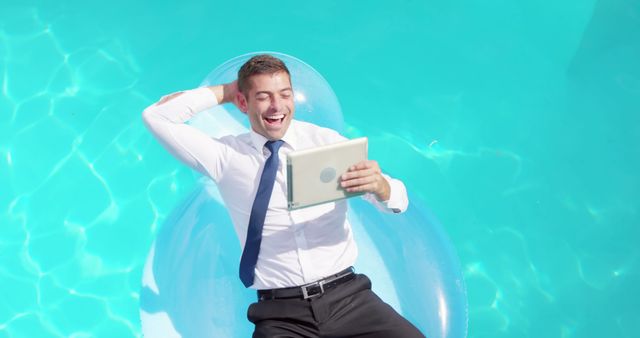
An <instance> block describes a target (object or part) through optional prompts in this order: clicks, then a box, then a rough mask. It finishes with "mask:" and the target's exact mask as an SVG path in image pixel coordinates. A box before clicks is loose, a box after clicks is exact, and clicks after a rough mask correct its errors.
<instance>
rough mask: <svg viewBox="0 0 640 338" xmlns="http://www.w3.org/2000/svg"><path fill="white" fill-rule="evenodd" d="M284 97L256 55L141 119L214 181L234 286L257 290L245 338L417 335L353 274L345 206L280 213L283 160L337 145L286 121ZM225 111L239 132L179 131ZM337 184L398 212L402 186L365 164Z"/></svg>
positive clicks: (330, 133)
mask: <svg viewBox="0 0 640 338" xmlns="http://www.w3.org/2000/svg"><path fill="white" fill-rule="evenodd" d="M293 93H294V88H292V86H291V79H290V74H289V70H288V69H287V67H286V66H285V64H284V63H283V62H282V61H281V60H279V59H277V58H275V57H272V56H269V55H258V56H255V57H253V58H251V59H250V60H248V61H247V62H246V63H245V64H244V65H243V66H242V67H241V68H240V70H239V72H238V79H237V81H233V82H231V83H228V84H222V85H214V86H210V87H203V88H197V89H194V90H188V91H184V92H179V93H175V94H171V95H168V96H165V97H164V98H162V99H161V100H160V101H159V102H158V103H156V104H153V105H151V106H149V107H148V108H147V109H145V111H144V112H143V119H144V121H145V123H146V125H147V127H148V128H149V130H150V131H151V132H152V133H153V134H154V135H155V136H156V138H157V139H158V140H159V141H160V142H161V143H162V144H163V145H164V146H165V148H167V150H168V151H169V152H171V153H172V154H173V155H174V156H175V157H176V158H178V159H179V160H181V161H182V162H184V163H185V164H187V165H188V166H190V167H192V168H194V169H196V170H198V171H200V172H201V173H203V174H205V175H207V176H209V177H211V179H213V180H214V181H215V182H216V184H217V186H218V188H219V190H220V194H221V195H222V198H223V200H224V202H225V205H226V207H227V210H228V211H229V214H230V215H231V218H232V221H233V223H234V227H235V230H236V233H237V235H238V238H239V240H240V243H241V245H242V247H243V253H242V258H241V262H240V268H239V270H240V272H239V275H240V279H241V281H242V282H243V283H244V285H245V286H246V287H249V288H253V289H256V290H257V295H258V300H257V302H255V303H253V304H251V306H250V307H249V310H248V313H247V315H248V318H249V320H250V321H251V322H253V323H254V324H255V331H254V334H253V336H254V337H385V338H388V337H424V336H423V335H422V334H421V333H420V332H419V331H418V330H417V329H416V328H415V327H414V326H413V325H412V324H411V323H409V322H408V321H407V320H405V319H404V318H403V317H401V316H400V315H399V314H398V313H397V312H395V311H394V310H393V308H391V307H390V306H389V305H387V304H386V303H384V302H383V301H382V300H380V298H378V297H377V296H376V295H375V294H374V293H373V292H372V291H371V282H370V281H369V279H368V278H367V277H366V276H365V275H363V274H356V273H355V272H354V270H353V267H352V265H353V264H354V263H355V261H356V257H357V246H356V243H355V241H354V238H353V234H352V229H351V225H350V224H349V221H348V220H347V217H346V215H347V209H348V204H347V202H346V201H345V200H342V201H337V202H331V203H326V204H322V205H318V206H313V207H309V208H304V209H299V210H288V208H287V195H286V194H287V186H286V177H287V176H286V172H285V170H286V165H282V164H283V163H286V162H285V159H286V154H287V153H288V152H291V151H294V150H301V149H306V148H311V147H316V146H321V145H326V144H331V143H336V142H340V141H344V140H345V138H344V137H343V136H341V135H340V134H338V133H337V132H336V131H334V130H331V129H327V128H322V127H319V126H316V125H313V124H310V123H306V122H302V121H297V120H294V119H293V117H294V113H295V105H294V101H293ZM225 103H232V104H235V105H236V106H237V107H238V108H239V109H240V110H241V111H242V112H244V113H245V114H246V115H247V116H248V118H249V122H250V125H251V131H250V132H249V133H246V134H242V135H237V136H233V135H229V136H224V137H222V138H219V139H216V138H211V137H209V136H207V135H206V134H204V133H202V132H201V131H199V130H197V129H196V128H194V127H191V126H189V125H187V124H185V122H186V121H188V120H189V119H190V118H192V117H193V116H195V115H196V114H197V113H199V112H201V111H204V110H206V109H207V108H210V107H212V106H214V105H217V104H225ZM341 185H342V187H343V188H344V189H346V190H347V191H350V192H366V194H365V195H364V197H365V198H366V199H367V200H368V201H370V202H371V203H374V204H376V205H377V206H378V207H379V208H380V209H382V210H387V211H388V212H402V211H404V210H406V208H407V206H408V200H407V195H406V190H405V187H404V185H403V184H402V182H400V181H398V180H396V179H392V178H391V177H389V176H387V175H384V174H382V172H381V170H380V168H379V166H378V164H377V163H376V162H375V161H370V160H367V161H363V162H360V163H356V164H354V165H353V166H352V167H351V168H350V169H349V171H348V172H346V173H344V174H343V175H342V178H341Z"/></svg>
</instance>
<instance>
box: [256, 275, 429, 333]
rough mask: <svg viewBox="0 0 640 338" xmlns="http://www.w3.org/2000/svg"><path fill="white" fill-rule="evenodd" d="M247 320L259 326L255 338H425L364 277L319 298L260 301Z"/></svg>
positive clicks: (357, 278)
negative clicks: (379, 295) (377, 293)
mask: <svg viewBox="0 0 640 338" xmlns="http://www.w3.org/2000/svg"><path fill="white" fill-rule="evenodd" d="M247 317H248V318H249V320H250V321H251V322H252V323H254V324H255V325H256V328H255V331H254V333H253V337H254V338H261V337H269V338H272V337H278V338H284V337H287V338H290V337H291V338H293V337H370V338H378V337H379V338H413V337H424V335H423V334H422V333H420V331H419V330H418V329H417V328H416V327H415V326H413V325H412V324H411V323H409V321H407V320H406V319H404V318H403V317H402V316H400V315H399V314H398V313H397V312H396V311H395V310H394V309H393V308H392V307H391V306H389V305H388V304H386V303H384V302H383V301H382V300H381V299H380V298H379V297H378V296H377V295H376V294H375V293H373V291H371V281H370V280H369V278H368V277H367V276H365V275H363V274H358V275H356V277H355V278H354V279H352V280H350V281H348V282H345V283H344V284H341V285H339V286H337V287H335V288H334V289H330V290H327V291H326V292H325V293H324V294H322V295H321V296H318V297H315V298H310V299H297V298H293V299H273V300H262V301H258V302H256V303H253V304H251V306H249V310H248V311H247Z"/></svg>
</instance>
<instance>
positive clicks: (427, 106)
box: [0, 0, 640, 338]
mask: <svg viewBox="0 0 640 338" xmlns="http://www.w3.org/2000/svg"><path fill="white" fill-rule="evenodd" d="M638 36H640V2H638V1H637V0H610V1H593V0H587V1H577V0H570V1H565V2H558V3H552V2H548V3H545V4H542V3H540V2H536V1H531V0H523V1H519V2H513V1H491V2H477V1H450V2H436V1H410V0H403V1H395V2H388V1H369V2H366V4H365V3H364V2H357V1H330V2H324V3H313V4H312V3H311V2H304V1H299V2H294V1H281V2H277V3H264V2H252V1H245V2H242V3H235V2H227V3H223V2H216V1H200V2H196V1H186V2H184V3H183V4H181V5H177V4H175V3H172V2H168V1H156V2H152V1H140V2H136V3H134V4H130V3H129V2H126V1H122V0H116V1H113V2H95V3H92V4H88V3H87V2H86V1H60V2H56V3H51V2H44V1H42V2H38V1H27V2H23V3H22V4H20V5H17V4H14V3H13V1H10V2H3V3H2V4H0V81H1V82H0V84H1V87H0V90H1V91H2V95H0V338H2V337H76V338H79V337H138V336H141V327H140V321H139V313H138V310H139V309H138V304H139V298H140V295H139V290H140V284H141V276H142V267H143V265H144V262H145V258H146V255H147V252H148V251H149V248H150V246H151V243H152V242H153V240H154V238H155V236H156V234H157V233H158V230H159V228H160V227H161V226H162V224H163V221H164V220H165V219H166V218H167V216H168V214H169V213H170V212H171V211H172V210H173V208H174V207H175V206H176V205H177V204H178V203H180V202H181V201H183V199H184V198H185V197H187V196H188V195H189V194H190V193H191V192H192V191H193V190H194V189H195V187H196V184H197V183H196V182H197V179H198V178H197V176H196V175H194V174H193V173H192V172H191V171H190V170H189V169H187V168H186V167H183V166H181V165H180V164H179V163H178V162H177V161H176V160H174V159H173V158H172V157H171V156H170V155H169V154H167V153H166V152H165V151H164V150H163V149H162V148H161V147H160V146H159V144H158V143H157V142H156V141H155V140H154V139H153V138H152V136H151V135H150V134H149V133H148V132H147V131H146V129H145V128H144V126H143V125H142V121H141V117H140V114H141V111H142V109H144V108H145V107H146V106H147V105H149V104H151V103H153V102H154V101H156V100H157V99H158V98H159V97H161V96H162V95H165V94H167V93H170V92H173V91H178V90H183V89H188V88H193V87H195V86H197V85H198V84H199V83H200V81H201V80H202V79H203V78H204V77H205V76H206V75H207V74H208V73H209V72H210V71H211V70H212V69H213V68H214V67H216V66H217V65H219V64H221V63H222V62H224V61H225V60H227V59H230V58H232V57H234V56H237V55H240V54H244V53H247V52H252V51H259V50H274V51H280V52H283V53H286V54H290V55H293V56H296V57H298V58H300V59H302V60H304V61H305V62H307V63H309V64H310V65H312V66H313V67H314V68H316V69H317V70H318V71H319V72H320V73H322V74H323V75H324V77H325V78H326V79H327V80H328V82H329V83H330V84H331V86H332V87H333V89H334V91H335V92H336V94H337V96H338V98H339V100H340V102H341V105H342V110H343V112H344V116H345V121H346V123H347V136H349V137H357V136H363V135H366V136H368V137H369V139H370V145H369V149H370V157H371V158H373V159H376V160H378V162H380V163H381V166H382V167H383V169H384V170H385V171H387V172H389V173H390V174H391V175H393V176H395V177H399V178H401V179H403V180H404V182H405V184H406V185H407V186H409V187H410V188H411V190H412V191H413V193H415V194H416V195H418V196H419V197H420V198H421V199H423V200H424V201H425V202H426V203H427V204H428V205H429V207H430V208H431V210H432V211H433V212H434V214H435V215H437V216H438V218H439V219H440V221H441V223H442V224H443V225H444V227H445V229H446V230H447V231H448V234H449V236H450V238H451V240H452V242H453V245H454V246H455V248H456V249H457V253H458V256H459V257H460V261H461V263H462V266H463V269H464V277H465V283H466V286H467V293H468V297H469V337H471V338H481V337H482V338H484V337H486V338H495V337H499V338H503V337H504V338H506V337H509V338H511V337H513V338H521V337H563V338H564V337H585V338H592V337H593V338H596V337H597V338H601V337H623V338H624V337H640V333H638V332H640V310H639V308H640V288H639V287H638V285H640V268H639V264H640V262H639V257H640V247H639V246H638V243H639V242H640V217H639V209H640V176H639V175H638V173H639V172H640V146H639V145H640V114H639V112H640V61H639V60H640V39H638Z"/></svg>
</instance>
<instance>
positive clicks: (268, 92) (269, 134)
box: [238, 72, 295, 140]
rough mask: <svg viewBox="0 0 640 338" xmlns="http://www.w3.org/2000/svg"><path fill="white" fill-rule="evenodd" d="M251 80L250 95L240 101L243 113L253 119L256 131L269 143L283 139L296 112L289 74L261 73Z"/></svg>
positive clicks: (243, 96) (250, 120)
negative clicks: (269, 141)
mask: <svg viewBox="0 0 640 338" xmlns="http://www.w3.org/2000/svg"><path fill="white" fill-rule="evenodd" d="M248 80H249V81H248V85H249V86H248V87H249V89H248V91H247V93H246V94H245V95H242V94H241V95H240V97H239V99H238V100H239V108H240V110H242V111H243V112H244V113H246V114H247V115H248V116H249V122H250V123H251V129H253V131H255V132H256V133H258V134H260V135H262V136H264V137H266V138H267V139H269V140H279V139H281V138H282V136H284V134H285V133H286V131H287V129H288V128H289V124H291V119H292V118H293V113H294V111H295V107H294V104H293V89H292V88H291V80H290V79H289V75H287V73H285V72H277V73H274V74H258V75H253V76H251V77H250V78H249V79H248Z"/></svg>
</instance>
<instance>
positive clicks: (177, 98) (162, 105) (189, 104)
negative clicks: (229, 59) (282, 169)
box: [142, 82, 237, 180]
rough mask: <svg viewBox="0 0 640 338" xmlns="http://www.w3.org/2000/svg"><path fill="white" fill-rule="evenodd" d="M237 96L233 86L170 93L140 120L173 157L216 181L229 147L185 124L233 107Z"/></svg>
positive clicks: (232, 84) (233, 83) (233, 84)
mask: <svg viewBox="0 0 640 338" xmlns="http://www.w3.org/2000/svg"><path fill="white" fill-rule="evenodd" d="M236 95H237V85H236V84H235V82H232V83H229V84H225V85H217V86H211V87H202V88H196V89H192V90H187V91H183V92H178V93H173V94H170V95H167V96H164V97H163V98H162V99H160V100H159V101H158V102H157V103H154V104H153V105H151V106H149V107H147V108H146V109H145V110H144V112H143V113H142V118H143V120H144V122H145V125H146V126H147V128H148V129H149V130H150V131H151V132H152V133H153V135H154V136H155V137H156V138H157V139H158V141H160V143H161V144H162V145H163V146H164V147H165V148H166V149H167V150H168V151H169V152H170V153H171V154H172V155H174V156H175V157H176V158H178V159H179V160H180V161H182V162H183V163H185V164H186V165H188V166H190V167H191V168H193V169H196V170H198V171H200V172H201V173H203V174H205V175H208V176H210V177H212V178H213V179H214V180H217V178H218V177H220V174H221V172H222V169H223V166H224V162H225V158H227V156H228V155H229V154H228V153H229V149H228V147H227V146H226V145H224V144H222V143H221V142H219V141H218V140H216V139H214V138H211V137H209V136H208V135H206V134H205V133H203V132H202V131H200V130H198V129H196V128H194V127H192V126H189V125H187V124H185V122H186V121H188V120H190V119H191V118H192V117H194V116H195V115H196V114H198V113H199V112H201V111H203V110H206V109H208V108H210V107H212V106H215V105H216V104H222V103H226V102H234V103H235V100H236V99H235V97H236Z"/></svg>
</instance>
